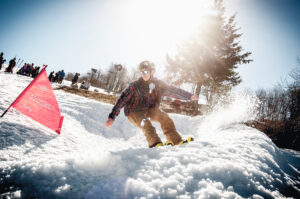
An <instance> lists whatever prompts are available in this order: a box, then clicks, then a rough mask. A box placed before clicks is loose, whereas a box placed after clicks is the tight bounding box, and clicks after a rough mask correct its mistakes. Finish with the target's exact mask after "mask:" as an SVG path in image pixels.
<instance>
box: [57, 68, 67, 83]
mask: <svg viewBox="0 0 300 199" xmlns="http://www.w3.org/2000/svg"><path fill="white" fill-rule="evenodd" d="M65 75H66V74H65V71H64V70H61V71H59V72H58V83H59V84H61V83H62V81H63V79H64V77H65Z"/></svg>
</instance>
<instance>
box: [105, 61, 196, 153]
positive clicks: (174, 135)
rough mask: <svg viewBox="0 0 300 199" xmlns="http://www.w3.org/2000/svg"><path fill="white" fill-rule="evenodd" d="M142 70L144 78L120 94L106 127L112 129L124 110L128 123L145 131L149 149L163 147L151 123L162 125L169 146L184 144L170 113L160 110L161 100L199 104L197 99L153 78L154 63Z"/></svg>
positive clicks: (144, 64)
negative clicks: (169, 98) (165, 97)
mask: <svg viewBox="0 0 300 199" xmlns="http://www.w3.org/2000/svg"><path fill="white" fill-rule="evenodd" d="M139 70H140V72H141V77H140V78H139V79H138V80H137V81H134V82H132V83H130V84H129V86H128V87H127V88H126V89H125V90H124V91H123V92H122V93H121V95H120V97H119V98H118V100H117V102H116V104H115V106H114V107H113V109H112V111H111V113H110V114H109V116H108V120H107V121H106V123H105V126H106V127H107V128H109V127H110V126H111V125H112V124H113V122H114V120H115V119H116V117H117V116H118V115H119V113H120V110H121V109H122V108H123V107H124V112H125V115H126V116H127V117H128V120H129V121H130V122H131V123H132V124H133V125H135V126H137V127H139V128H140V129H141V130H142V131H143V133H144V135H145V137H146V140H147V142H148V146H149V147H150V148H152V147H158V146H162V145H163V144H162V141H161V139H160V138H159V136H158V135H157V133H156V130H155V128H154V127H153V126H152V124H151V121H154V122H159V123H160V124H161V128H162V131H163V133H164V135H165V136H166V138H167V140H168V141H169V143H171V144H172V145H178V144H182V143H183V140H182V138H181V136H180V135H179V133H178V132H177V130H176V128H175V125H174V122H173V120H172V119H171V118H170V117H169V116H168V114H167V113H165V112H163V111H162V110H160V109H159V105H160V102H161V97H162V96H169V97H173V98H176V99H180V100H198V97H197V96H195V95H193V94H191V93H189V92H186V91H184V90H182V89H179V88H176V87H173V86H169V85H167V84H166V83H164V82H163V81H161V80H158V79H156V78H155V77H154V76H153V75H154V72H155V66H154V64H153V63H152V62H149V61H143V62H141V63H140V65H139Z"/></svg>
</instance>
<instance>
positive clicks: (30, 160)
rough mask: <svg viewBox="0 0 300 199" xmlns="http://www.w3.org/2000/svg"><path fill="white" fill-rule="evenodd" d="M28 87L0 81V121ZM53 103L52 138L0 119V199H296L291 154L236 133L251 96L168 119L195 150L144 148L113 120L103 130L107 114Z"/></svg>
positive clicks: (24, 121) (72, 102) (13, 119)
mask: <svg viewBox="0 0 300 199" xmlns="http://www.w3.org/2000/svg"><path fill="white" fill-rule="evenodd" d="M31 80H32V79H31V78H28V77H23V76H18V75H12V74H4V73H0V111H1V114H2V112H3V111H4V110H5V109H6V107H8V106H9V105H10V103H11V102H12V101H13V100H14V99H15V98H16V97H17V96H18V95H19V93H20V92H21V91H22V90H23V89H24V88H25V87H26V86H27V85H28V84H29V83H30V81H31ZM53 86H55V84H54V85H53ZM55 94H56V96H57V100H58V103H59V105H60V108H61V112H62V114H63V115H64V116H65V119H64V124H63V128H62V134H61V135H57V134H56V133H54V132H52V131H51V130H49V129H47V128H45V127H43V126H41V125H39V124H37V123H36V122H34V121H32V120H31V119H29V118H27V117H26V116H24V115H22V114H20V113H19V112H17V111H16V110H11V111H9V112H8V113H7V114H6V115H5V116H4V117H3V118H2V119H0V122H1V123H0V184H1V185H0V198H285V197H293V198H297V197H299V196H300V153H299V152H295V151H291V150H282V149H278V148H277V147H276V146H275V145H274V143H273V142H272V141H271V140H270V139H269V138H268V137H267V136H265V135H264V134H263V133H261V132H259V131H257V130H255V129H253V128H250V127H247V126H245V125H242V124H240V122H243V121H246V120H249V119H251V118H253V117H255V112H253V111H252V110H253V109H254V104H255V103H254V101H255V100H254V99H253V98H252V97H249V96H246V95H244V96H239V97H238V98H237V99H236V100H235V101H233V102H232V104H231V105H228V106H227V107H222V108H220V109H219V110H218V111H215V112H214V113H212V114H210V115H208V116H205V117H204V116H199V117H193V118H192V117H187V116H182V115H176V114H170V117H171V118H172V119H173V120H174V121H175V124H176V127H177V129H178V131H179V132H180V133H181V134H182V136H183V137H187V136H189V135H192V136H194V137H195V141H194V142H192V143H189V144H187V145H182V146H176V147H171V146H166V147H160V148H154V149H148V148H147V143H146V141H145V139H144V136H143V134H142V132H140V130H138V129H136V128H135V127H133V126H132V125H131V124H130V123H129V122H128V121H127V118H126V117H125V116H124V114H123V113H121V114H120V116H119V117H118V118H117V120H116V121H115V123H114V124H113V126H112V127H111V129H109V130H107V129H106V128H105V126H104V122H105V121H106V119H107V115H108V114H109V112H110V110H111V108H112V106H111V105H109V104H104V103H100V102H97V101H94V100H90V99H86V98H83V97H80V96H76V95H73V94H68V93H64V92H63V91H60V90H55ZM155 126H156V127H157V131H158V134H159V135H160V136H161V137H162V138H163V139H165V137H164V136H163V135H162V132H161V129H160V127H159V125H158V124H155Z"/></svg>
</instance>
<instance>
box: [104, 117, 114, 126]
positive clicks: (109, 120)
mask: <svg viewBox="0 0 300 199" xmlns="http://www.w3.org/2000/svg"><path fill="white" fill-rule="evenodd" d="M113 122H114V120H113V119H111V118H108V120H107V121H106V122H105V126H106V128H109V127H110V126H111V125H112V123H113Z"/></svg>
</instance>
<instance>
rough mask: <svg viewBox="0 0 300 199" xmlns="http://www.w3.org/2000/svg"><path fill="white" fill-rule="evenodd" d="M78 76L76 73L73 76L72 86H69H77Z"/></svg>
mask: <svg viewBox="0 0 300 199" xmlns="http://www.w3.org/2000/svg"><path fill="white" fill-rule="evenodd" d="M79 76H80V74H79V73H76V74H75V76H74V77H73V79H72V84H71V86H72V87H73V86H74V85H76V84H77V81H78V78H79Z"/></svg>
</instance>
